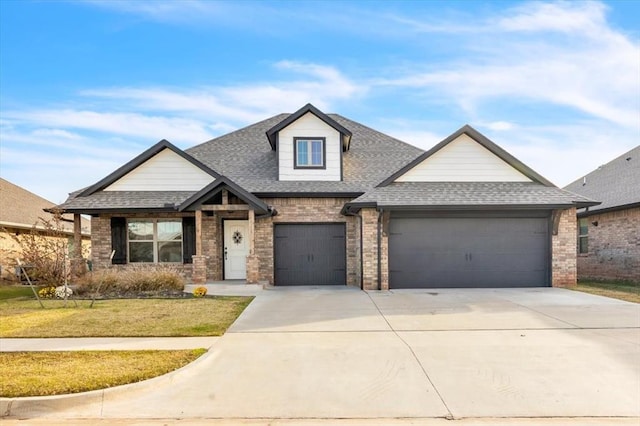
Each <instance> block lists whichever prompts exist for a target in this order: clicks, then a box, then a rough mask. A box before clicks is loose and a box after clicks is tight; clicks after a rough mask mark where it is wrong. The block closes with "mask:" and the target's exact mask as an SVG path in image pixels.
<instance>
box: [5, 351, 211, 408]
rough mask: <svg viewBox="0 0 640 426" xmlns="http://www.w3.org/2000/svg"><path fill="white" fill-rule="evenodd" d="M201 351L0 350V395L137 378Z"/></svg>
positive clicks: (62, 389) (162, 371)
mask: <svg viewBox="0 0 640 426" xmlns="http://www.w3.org/2000/svg"><path fill="white" fill-rule="evenodd" d="M205 352H206V350H204V349H194V350H179V351H178V350H176V351H80V352H4V353H0V396H2V397H6V398H14V397H23V396H46V395H60V394H68V393H77V392H86V391H90V390H96V389H104V388H109V387H112V386H118V385H124V384H127V383H134V382H139V381H141V380H146V379H150V378H152V377H156V376H160V375H162V374H166V373H168V372H170V371H173V370H176V369H178V368H180V367H182V366H184V365H186V364H188V363H190V362H192V361H193V360H195V359H196V358H198V357H199V356H201V355H202V354H203V353H205Z"/></svg>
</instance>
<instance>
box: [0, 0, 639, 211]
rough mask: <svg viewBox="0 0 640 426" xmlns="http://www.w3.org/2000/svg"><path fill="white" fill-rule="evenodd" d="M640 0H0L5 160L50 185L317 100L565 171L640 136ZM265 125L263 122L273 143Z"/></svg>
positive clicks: (567, 178) (19, 180) (572, 175)
mask: <svg viewBox="0 0 640 426" xmlns="http://www.w3.org/2000/svg"><path fill="white" fill-rule="evenodd" d="M639 21H640V1H631V0H629V1H608V2H597V1H594V2H580V1H568V2H507V1H499V2H481V1H474V2H471V1H409V2H374V1H362V2H337V1H326V2H320V1H315V2H302V1H296V2H293V1H287V2H267V1H261V2H249V1H236V2H212V1H197V0H194V1H159V0H158V1H147V2H143V1H126V0H120V1H115V0H112V1H65V2H62V1H28V0H27V1H24V0H21V1H11V0H3V1H0V176H2V177H3V178H5V179H7V180H9V181H11V182H13V183H16V184H18V185H20V186H23V187H24V188H26V189H28V190H30V191H32V192H35V193H37V194H38V195H41V196H43V197H45V198H47V199H49V200H51V201H53V202H56V203H58V202H62V201H64V200H65V199H66V196H67V194H68V193H69V192H71V191H73V190H76V189H79V188H82V187H85V186H88V185H90V184H92V183H94V182H96V181H97V180H99V179H101V178H102V177H104V176H105V175H107V174H108V173H110V172H112V171H113V170H114V169H116V168H117V167H119V166H120V165H122V164H124V163H125V162H127V161H129V160H130V159H132V158H133V157H135V156H136V155H138V154H139V153H140V152H142V151H144V150H145V149H147V148H148V147H150V146H151V145H153V144H154V143H156V142H157V141H159V140H161V139H168V140H169V141H171V142H173V143H174V144H176V145H177V146H179V147H181V148H188V147H190V146H193V145H196V144H198V143H201V142H204V141H206V140H208V139H210V138H213V137H215V136H219V135H221V134H224V133H227V132H229V131H231V130H234V129H237V128H240V127H243V126H245V125H248V124H251V123H254V122H256V121H259V120H262V119H264V118H268V117H270V116H272V115H274V114H277V113H280V112H293V111H295V110H297V109H298V108H299V107H301V106H303V105H304V104H306V103H307V102H311V103H313V104H314V105H316V106H317V107H319V108H320V109H322V110H323V111H325V112H336V113H339V114H342V115H344V116H346V117H349V118H351V119H353V120H356V121H359V122H361V123H363V124H365V125H368V126H369V127H373V128H374V129H377V130H380V131H383V132H385V133H388V134H390V135H392V136H395V137H397V138H399V139H402V140H405V141H407V142H410V143H413V144H414V145H417V146H419V147H421V148H423V149H428V148H430V147H431V146H433V145H434V144H436V143H437V142H439V141H440V140H442V139H444V138H445V137H446V136H448V135H449V134H451V133H453V132H454V131H456V130H457V129H458V128H460V127H461V126H463V125H464V124H467V123H468V124H471V125H472V126H474V127H475V128H476V129H478V130H479V131H480V132H482V133H484V134H485V135H486V136H487V137H489V138H490V139H492V140H493V141H494V142H496V143H498V144H499V145H500V146H502V147H503V148H505V149H507V150H508V151H509V152H511V153H512V154H513V155H515V156H516V157H517V158H519V159H520V160H522V161H523V162H525V163H526V164H528V165H529V166H531V167H532V168H534V169H535V170H536V171H538V172H539V173H541V174H542V175H543V176H545V177H547V178H548V179H550V180H551V181H553V182H554V183H556V184H557V185H559V186H564V185H566V184H568V183H569V182H571V181H573V180H575V179H577V178H579V177H581V176H582V175H584V174H586V173H588V172H589V171H591V170H593V169H595V168H596V167H597V166H598V165H600V164H603V163H606V162H608V161H609V160H611V159H613V158H615V157H616V156H618V155H620V154H622V153H624V152H626V151H628V150H629V149H631V148H633V147H634V146H636V145H638V144H639V143H640V22H639ZM266 143H267V141H266V139H265V144H266Z"/></svg>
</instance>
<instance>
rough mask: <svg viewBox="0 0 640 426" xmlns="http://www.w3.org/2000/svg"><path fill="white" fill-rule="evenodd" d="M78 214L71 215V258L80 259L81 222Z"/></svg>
mask: <svg viewBox="0 0 640 426" xmlns="http://www.w3.org/2000/svg"><path fill="white" fill-rule="evenodd" d="M80 219H81V217H80V215H79V214H77V213H76V214H74V215H73V257H74V258H76V259H79V258H81V257H82V222H81V220H80Z"/></svg>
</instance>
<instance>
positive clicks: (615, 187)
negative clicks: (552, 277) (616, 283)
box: [565, 146, 640, 282]
mask: <svg viewBox="0 0 640 426" xmlns="http://www.w3.org/2000/svg"><path fill="white" fill-rule="evenodd" d="M565 189H567V190H569V191H571V192H574V193H576V194H580V195H582V196H585V197H589V198H592V199H594V200H598V201H602V204H600V205H598V206H592V207H587V208H584V209H579V210H578V235H579V236H578V278H597V279H623V280H632V281H638V282H640V146H637V147H635V148H633V149H632V150H631V151H629V152H627V153H626V154H623V155H621V156H620V157H618V158H616V159H615V160H613V161H611V162H609V163H607V164H605V165H603V166H600V167H598V168H597V169H596V170H594V171H592V172H591V173H589V174H588V175H586V176H584V177H582V178H580V179H578V180H576V181H575V182H573V183H571V184H569V185H567V187H566V188H565Z"/></svg>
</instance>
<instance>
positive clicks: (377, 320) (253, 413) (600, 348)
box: [0, 288, 640, 425]
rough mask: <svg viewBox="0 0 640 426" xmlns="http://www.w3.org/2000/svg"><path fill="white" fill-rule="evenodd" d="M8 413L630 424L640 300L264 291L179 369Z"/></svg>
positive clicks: (25, 403) (638, 372)
mask: <svg viewBox="0 0 640 426" xmlns="http://www.w3.org/2000/svg"><path fill="white" fill-rule="evenodd" d="M0 413H4V414H5V415H11V416H14V417H19V418H38V417H42V418H48V419H53V420H54V421H56V419H57V420H60V419H130V418H132V417H135V418H137V419H146V420H148V421H152V419H178V418H179V419H186V420H188V419H191V420H192V421H195V422H197V421H198V420H197V419H241V421H238V422H235V423H241V422H242V421H247V422H249V421H250V420H251V419H254V420H256V421H259V420H260V419H281V420H280V421H281V422H282V424H286V423H285V421H286V420H285V419H298V420H300V421H304V422H310V423H312V422H313V421H315V420H318V421H319V422H320V421H324V420H326V419H341V420H340V421H344V422H347V423H346V424H349V423H348V422H353V423H351V424H357V421H364V422H365V423H366V424H376V423H375V422H373V423H372V422H371V421H372V420H375V421H377V422H378V424H387V423H389V424H393V423H394V422H396V420H398V421H399V420H407V419H409V420H410V421H415V422H416V423H420V422H422V421H424V420H425V419H440V420H437V421H441V420H442V419H445V418H453V419H463V420H461V421H467V419H492V418H518V419H525V418H526V419H532V418H535V419H538V420H539V419H544V420H542V421H538V422H534V423H533V424H540V423H547V422H549V423H548V424H554V423H552V421H553V419H560V420H559V423H556V424H585V425H591V424H633V422H635V423H637V422H638V418H639V417H640V305H638V304H634V303H627V302H622V301H617V300H613V299H607V298H603V297H598V296H593V295H588V294H584V293H579V292H573V291H570V290H563V289H555V288H545V289H508V290H429V291H426V290H405V291H393V292H372V293H366V292H362V291H360V290H357V289H350V288H339V289H336V288H295V289H293V288H292V289H271V290H263V291H261V292H260V293H259V295H258V296H257V297H256V299H255V300H254V301H253V302H252V303H251V305H249V307H248V308H247V309H246V310H245V312H244V313H243V314H242V315H241V316H240V318H238V320H237V321H236V322H235V323H234V325H233V326H232V327H231V328H230V329H229V330H228V332H227V334H225V335H224V336H223V337H222V338H220V339H219V340H218V341H217V342H216V344H215V345H214V346H213V347H212V348H211V349H210V350H209V352H208V353H207V354H205V355H204V356H202V357H201V358H199V359H198V360H196V361H195V362H194V363H192V364H190V365H189V366H187V367H185V368H182V369H180V370H178V371H176V372H174V373H170V374H168V375H165V376H161V377H157V378H155V379H151V380H148V381H145V382H141V383H137V384H133V385H127V386H122V387H118V388H111V389H106V390H102V391H94V392H88V393H85V394H79V395H72V396H59V397H40V398H17V399H0ZM576 418H578V419H580V422H579V423H575V422H574V420H575V419H576ZM347 419H352V420H347ZM364 419H369V420H366V421H365V420H364ZM186 420H185V421H186ZM609 420H611V421H609ZM3 421H4V420H3ZM292 421H293V422H295V420H292ZM336 421H337V420H336ZM329 422H330V423H331V422H333V420H330V421H329ZM478 422H481V420H477V421H475V423H474V422H471V423H469V424H482V423H478ZM563 422H564V423H563ZM571 422H573V423H571ZM232 423H233V421H232ZM303 424H305V423H303ZM409 424H411V423H410V422H409ZM436 424H437V423H436ZM461 424H465V423H461ZM488 424H494V423H491V422H490V423H488ZM495 424H499V423H497V422H496V423H495ZM507 424H518V423H507ZM522 424H527V423H522Z"/></svg>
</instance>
